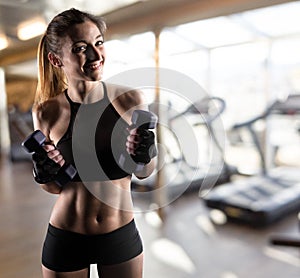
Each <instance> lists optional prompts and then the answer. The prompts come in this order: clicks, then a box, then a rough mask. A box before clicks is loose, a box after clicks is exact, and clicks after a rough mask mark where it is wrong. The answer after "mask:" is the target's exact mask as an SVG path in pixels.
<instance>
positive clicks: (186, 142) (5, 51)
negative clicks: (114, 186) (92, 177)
mask: <svg viewBox="0 0 300 278" xmlns="http://www.w3.org/2000/svg"><path fill="white" fill-rule="evenodd" d="M71 7H77V8H79V9H83V10H87V11H92V12H94V13H96V14H97V15H99V16H103V17H104V18H105V20H106V22H107V25H108V34H107V38H106V42H105V46H106V51H107V61H106V68H105V80H107V81H111V82H125V83H126V82H128V83H126V84H129V85H130V86H139V87H141V86H143V88H142V89H144V91H145V92H146V94H147V96H148V97H149V107H150V109H153V111H154V112H156V113H157V114H158V116H159V124H158V127H157V131H156V132H157V135H158V136H157V140H158V143H159V144H158V146H159V156H158V162H159V163H158V165H159V166H158V168H157V171H155V172H154V173H153V174H152V175H151V176H150V177H149V178H147V179H145V180H142V181H140V180H137V179H133V181H132V196H133V200H134V206H135V209H136V211H135V218H136V223H137V226H138V228H139V230H140V232H141V235H142V238H143V242H144V247H145V262H144V277H145V278H152V277H157V278H166V277H172V278H189V277H193V278H199V277H201V278H202V277H203V278H248V277H249V278H250V277H251V278H253V277H255V278H266V277H273V278H282V277H286V278H295V277H299V276H300V253H299V251H300V249H299V248H300V214H299V212H300V172H299V170H300V160H299V157H300V52H299V49H300V17H299V14H300V1H283V0H270V1H253V0H213V1H203V0H188V1H186V0H185V1H183V0H170V1H159V0H149V1H137V0H131V1H130V0H126V1H125V0H124V1H117V0H114V1H93V0H86V1H80V0H78V1H53V0H52V1H48V0H44V1H38V0H27V1H26V0H25V1H15V0H11V1H0V14H1V16H0V94H1V97H0V113H1V115H0V147H1V160H0V178H1V181H0V223H1V225H0V247H1V248H0V277H3V278H16V277H30V278H38V277H41V266H40V255H41V246H42V242H43V239H44V236H45V232H46V227H47V225H48V220H49V215H50V212H51V209H52V206H53V205H54V202H55V200H56V198H57V196H56V195H52V194H49V193H47V192H45V191H43V190H42V189H41V188H40V187H39V186H38V185H37V184H36V183H35V182H34V180H33V177H32V163H31V154H29V153H27V152H26V151H25V150H24V148H23V147H22V142H23V140H24V139H25V138H26V137H27V136H28V135H29V134H30V133H31V132H32V131H33V125H32V117H31V108H32V103H33V99H34V94H35V89H36V84H37V74H38V73H37V65H36V51H37V44H38V41H39V38H40V36H41V33H42V32H43V30H44V29H43V28H45V24H47V22H48V21H49V19H50V18H52V16H53V15H54V14H56V13H57V12H59V11H62V10H65V9H67V8H71ZM33 20H35V21H33ZM28 22H31V23H32V22H33V23H36V24H37V23H40V24H41V23H42V24H44V25H43V26H44V27H43V26H41V30H42V31H41V32H40V33H36V34H33V36H31V37H25V38H24V37H20V36H21V35H20V34H19V32H18V31H19V29H20V28H21V26H23V25H24V24H25V23H28ZM22 23H24V24H22ZM35 26H36V25H35ZM34 30H35V31H39V28H38V27H35V28H34ZM149 76H150V78H149ZM137 81H138V82H137ZM136 82H137V83H136ZM143 82H145V83H143ZM96 272H97V271H96V268H95V267H94V266H92V271H91V277H98V276H97V273H96ZM120 277H121V276H120Z"/></svg>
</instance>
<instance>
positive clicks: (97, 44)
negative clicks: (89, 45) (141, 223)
mask: <svg viewBox="0 0 300 278" xmlns="http://www.w3.org/2000/svg"><path fill="white" fill-rule="evenodd" d="M103 44H104V40H99V41H97V42H96V46H101V45H103Z"/></svg>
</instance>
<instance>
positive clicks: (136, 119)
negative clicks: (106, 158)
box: [119, 110, 157, 173]
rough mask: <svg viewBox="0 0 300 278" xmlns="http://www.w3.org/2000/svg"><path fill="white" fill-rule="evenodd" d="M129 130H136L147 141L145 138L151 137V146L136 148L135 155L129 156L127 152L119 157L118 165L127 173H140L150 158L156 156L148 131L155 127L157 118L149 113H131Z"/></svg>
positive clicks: (142, 111)
mask: <svg viewBox="0 0 300 278" xmlns="http://www.w3.org/2000/svg"><path fill="white" fill-rule="evenodd" d="M131 123H132V124H131V126H130V128H137V129H138V133H139V135H140V136H141V137H144V139H146V140H147V139H148V138H147V136H152V138H151V139H153V145H152V146H146V149H144V150H143V146H140V147H139V148H137V150H136V153H135V155H129V154H128V153H127V152H126V153H123V154H121V155H120V158H119V165H120V166H121V168H122V169H123V170H125V171H126V172H127V173H133V172H139V171H141V170H142V169H143V168H144V166H145V164H147V163H149V162H150V160H151V158H153V157H154V156H156V154H157V150H156V147H155V144H154V135H153V133H152V132H151V133H149V131H148V129H154V128H155V127H156V125H157V116H156V115H155V114H154V113H152V112H149V111H145V110H135V111H133V113H132V117H131Z"/></svg>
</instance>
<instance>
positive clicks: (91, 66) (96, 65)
mask: <svg viewBox="0 0 300 278" xmlns="http://www.w3.org/2000/svg"><path fill="white" fill-rule="evenodd" d="M102 66H103V62H98V63H94V64H89V65H86V66H85V67H84V68H86V69H89V70H92V71H94V70H99V69H101V68H102Z"/></svg>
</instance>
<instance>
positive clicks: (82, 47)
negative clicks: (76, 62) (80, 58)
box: [73, 45, 86, 53]
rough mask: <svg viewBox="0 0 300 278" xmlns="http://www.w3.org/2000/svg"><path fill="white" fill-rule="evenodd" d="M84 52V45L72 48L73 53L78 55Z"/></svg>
mask: <svg viewBox="0 0 300 278" xmlns="http://www.w3.org/2000/svg"><path fill="white" fill-rule="evenodd" d="M85 50H86V45H78V46H75V47H74V48H73V52H74V53H79V52H82V51H85Z"/></svg>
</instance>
